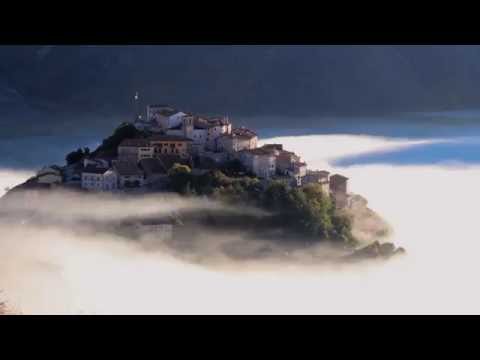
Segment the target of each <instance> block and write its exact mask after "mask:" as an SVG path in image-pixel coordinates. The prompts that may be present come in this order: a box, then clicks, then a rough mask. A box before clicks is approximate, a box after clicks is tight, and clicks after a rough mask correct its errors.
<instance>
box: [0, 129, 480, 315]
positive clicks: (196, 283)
mask: <svg viewBox="0 0 480 360" xmlns="http://www.w3.org/2000/svg"><path fill="white" fill-rule="evenodd" d="M268 142H282V143H283V144H284V146H285V147H286V148H288V149H292V150H294V151H296V152H297V153H300V154H302V155H304V158H305V160H306V161H307V162H308V163H309V166H311V167H312V168H316V167H317V168H324V169H326V170H329V171H332V172H340V173H342V174H344V175H346V176H348V177H349V178H350V179H351V190H352V191H353V192H355V193H359V194H361V195H363V196H364V197H366V198H367V199H368V200H369V206H370V207H371V208H372V209H374V210H375V211H377V212H378V213H379V214H381V215H382V216H383V217H384V218H385V219H386V220H387V221H388V222H389V223H390V224H391V225H392V227H393V229H394V232H393V234H392V235H391V238H390V240H391V241H393V242H394V243H395V244H396V245H399V246H404V247H405V248H406V249H407V251H408V254H407V256H406V257H402V258H399V259H396V260H395V259H394V260H392V261H389V262H386V263H368V264H362V265H352V266H340V265H338V266H327V267H325V266H321V265H316V263H315V261H313V260H312V261H304V263H303V264H299V263H287V262H278V263H275V262H271V263H262V262H261V261H251V262H245V263H242V264H241V265H235V266H231V267H230V268H228V267H226V268H222V270H219V269H218V268H215V267H213V268H212V267H205V266H203V265H202V264H201V263H199V264H198V263H197V264H193V263H191V262H190V263H189V262H188V261H182V260H181V259H179V258H178V257H177V256H174V254H172V253H169V252H167V251H153V252H149V251H145V250H144V249H143V248H141V247H139V246H137V245H135V244H133V243H131V242H126V241H123V240H121V239H119V238H116V237H114V236H111V235H106V234H100V233H98V234H96V235H95V236H93V237H92V236H87V235H82V234H79V233H78V232H75V231H73V230H72V231H68V230H65V229H64V228H62V229H60V228H58V227H42V228H41V229H38V228H29V227H26V228H25V227H20V226H17V227H11V226H10V227H2V226H0V239H1V240H0V254H1V255H0V288H1V289H3V290H4V293H2V295H4V297H6V299H5V300H8V301H9V303H10V304H12V305H13V306H14V307H15V308H18V309H20V310H21V311H22V312H24V313H111V314H115V313H121V314H125V313H129V314H132V313H147V314H148V313H155V314H158V313H161V314H165V313H166V314H169V313H181V314H197V313H198V314H231V313H233V314H246V313H248V314H279V313H280V314H332V313H340V314H352V313H360V314H384V313H388V314H390V313H394V314H405V313H408V314H411V313H413V314H415V313H427V314H428V313H442V314H445V313H447V314H460V313H476V314H477V313H480V307H479V306H478V304H479V303H480V290H479V289H477V286H476V283H477V279H476V274H477V273H478V272H479V271H480V268H479V267H480V265H478V260H477V256H478V254H479V252H480V245H479V242H478V239H477V238H476V235H475V234H476V233H477V230H478V229H477V222H476V217H477V211H476V206H477V204H478V203H479V200H480V193H479V192H478V191H475V189H476V185H477V184H478V183H479V180H480V167H477V166H465V167H464V166H458V164H457V166H454V167H450V166H390V165H362V166H352V167H347V168H334V167H332V166H331V165H330V164H329V161H330V159H334V158H336V157H338V156H344V155H350V154H352V153H356V152H361V151H369V150H375V151H378V150H381V149H391V148H392V147H394V146H398V145H399V143H398V142H397V141H390V140H389V139H375V138H372V137H357V136H339V137H335V136H309V137H302V138H277V139H271V140H268ZM401 146H410V144H409V141H408V140H405V141H404V142H402V144H401ZM3 174H4V175H5V174H6V173H5V172H4V173H3ZM9 174H11V175H9V176H12V177H13V176H14V174H13V173H11V172H9ZM26 175H27V174H19V175H18V176H19V180H20V179H21V178H25V177H26ZM0 178H1V179H4V178H5V176H2V177H0ZM12 179H13V178H10V180H12ZM2 181H4V180H2ZM0 185H2V188H3V185H4V184H0ZM5 185H10V184H7V183H5ZM85 201H87V200H85ZM112 201H113V202H112V203H108V202H107V203H108V204H110V205H108V206H107V207H105V208H104V209H96V210H94V212H93V213H94V214H95V216H103V215H102V212H103V211H105V213H104V214H107V215H108V214H109V213H110V211H113V212H116V211H120V214H121V213H122V212H123V211H126V212H127V213H128V212H129V211H131V209H134V207H132V208H130V207H129V206H130V205H126V206H124V209H122V210H118V209H117V210H116V208H117V205H119V206H120V207H122V204H116V203H115V200H112ZM138 201H141V200H138ZM154 203H155V202H154V201H152V204H150V205H149V206H146V207H145V208H144V209H143V207H142V211H147V212H148V211H150V210H151V209H152V207H154V206H155V205H154ZM167 203H168V204H170V205H173V204H175V203H172V202H167ZM52 205H55V203H54V202H53V203H52V204H49V205H48V206H47V208H48V207H52V208H54V209H55V208H57V207H56V206H52ZM177 205H178V204H177ZM199 206H200V205H199ZM66 211H67V212H68V211H70V210H66ZM74 211H78V212H79V213H81V215H82V216H83V215H84V214H83V210H82V206H79V207H78V209H77V210H74ZM155 211H156V210H155ZM59 212H60V213H61V209H59ZM57 215H58V214H57ZM116 215H117V216H118V215H119V214H118V213H116ZM230 236H231V237H235V236H237V235H235V234H230ZM226 238H227V239H228V236H227V237H226ZM247 243H248V242H247ZM204 249H208V247H206V248H204ZM319 252H320V250H319ZM305 255H306V254H299V256H305ZM303 259H306V258H305V257H304V258H303ZM187 260H188V259H187ZM262 264H264V265H262Z"/></svg>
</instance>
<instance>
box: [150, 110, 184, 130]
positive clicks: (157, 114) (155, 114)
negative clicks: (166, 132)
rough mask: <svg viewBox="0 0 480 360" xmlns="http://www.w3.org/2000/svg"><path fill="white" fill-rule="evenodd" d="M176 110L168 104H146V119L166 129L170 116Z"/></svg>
mask: <svg viewBox="0 0 480 360" xmlns="http://www.w3.org/2000/svg"><path fill="white" fill-rule="evenodd" d="M177 112H178V111H177V110H175V109H174V108H173V107H171V106H169V105H148V106H147V121H148V122H150V123H153V124H155V125H156V126H157V127H159V128H161V129H168V128H169V119H170V116H172V115H174V114H176V113H177Z"/></svg>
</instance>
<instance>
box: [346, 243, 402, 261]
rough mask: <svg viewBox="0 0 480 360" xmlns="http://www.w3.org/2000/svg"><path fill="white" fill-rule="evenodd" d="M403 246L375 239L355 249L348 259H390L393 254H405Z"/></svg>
mask: <svg viewBox="0 0 480 360" xmlns="http://www.w3.org/2000/svg"><path fill="white" fill-rule="evenodd" d="M405 253H406V252H405V249H404V248H402V247H398V248H396V247H395V245H394V244H392V243H388V242H386V243H380V242H379V241H375V242H373V243H372V244H370V245H367V246H364V247H362V248H360V249H357V250H355V251H354V252H353V253H352V254H350V255H347V257H346V258H347V260H366V259H390V258H391V257H393V256H398V255H403V254H405Z"/></svg>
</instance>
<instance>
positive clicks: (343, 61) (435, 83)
mask: <svg viewBox="0 0 480 360" xmlns="http://www.w3.org/2000/svg"><path fill="white" fill-rule="evenodd" d="M0 59H1V60H0V112H1V113H2V114H7V115H11V114H15V115H18V114H22V112H23V113H25V112H28V111H30V112H32V115H29V116H32V117H35V116H37V115H38V114H42V115H45V114H55V115H56V116H57V117H59V118H63V119H67V117H74V116H81V115H84V114H97V115H98V116H119V117H122V118H125V117H129V116H131V114H132V111H133V110H132V109H133V106H132V99H133V94H134V93H135V91H139V92H140V95H141V101H142V106H143V105H146V104H148V103H157V102H161V103H170V104H173V105H175V106H178V107H180V108H182V109H186V110H191V111H194V112H203V113H221V114H229V115H231V116H280V115H282V116H287V117H292V116H295V117H298V118H299V119H300V120H299V121H301V118H302V117H307V116H324V115H374V114H389V113H396V112H405V111H441V110H448V109H463V108H478V107H479V106H480V91H479V86H478V84H479V80H480V61H479V60H480V47H479V46H378V45H377V46H293V45H292V46H204V45H202V46H172V45H170V46H0ZM37 113H38V114H37ZM38 116H40V115H38ZM4 118H5V119H4V121H3V122H4V123H6V125H7V127H8V126H9V123H10V122H13V121H14V120H8V119H7V118H14V117H12V116H4ZM42 121H44V120H42ZM55 121H58V120H52V119H46V120H45V122H46V123H47V124H48V123H50V124H51V123H52V122H55ZM64 121H68V120H64ZM256 126H257V127H269V126H272V124H257V125H256ZM280 126H281V125H280Z"/></svg>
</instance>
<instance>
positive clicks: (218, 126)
mask: <svg viewBox="0 0 480 360" xmlns="http://www.w3.org/2000/svg"><path fill="white" fill-rule="evenodd" d="M258 143H259V139H258V135H257V134H256V132H255V131H254V130H252V129H248V128H245V127H235V126H234V124H233V122H232V121H230V119H229V118H228V117H227V116H216V117H211V116H202V115H198V114H193V113H189V112H183V111H180V110H178V109H175V108H173V107H172V106H168V105H150V106H147V108H146V117H143V116H141V115H140V114H139V112H138V111H136V115H135V117H134V119H133V121H130V122H125V123H122V124H120V125H119V126H118V127H117V128H116V129H115V131H114V132H113V134H112V135H110V136H109V137H107V138H106V139H104V140H103V142H102V143H101V145H100V146H98V147H97V148H96V149H95V150H93V151H90V149H88V148H83V149H82V148H79V149H78V150H76V151H72V152H71V153H69V154H68V155H67V156H66V158H65V159H66V165H64V166H57V165H52V166H47V167H44V168H42V169H41V170H40V171H39V172H38V173H37V174H36V175H35V176H33V177H32V178H30V179H28V180H27V181H26V182H25V183H23V184H20V185H18V186H16V187H14V188H13V189H11V190H9V191H8V192H7V193H6V195H5V196H4V197H3V198H2V202H3V201H6V202H8V201H9V200H11V201H13V202H16V201H19V199H20V200H22V199H23V200H22V201H26V203H29V202H30V201H31V199H32V197H34V198H37V196H38V195H39V192H38V191H36V190H43V189H45V190H51V189H59V190H72V191H74V192H78V193H113V194H118V195H122V194H125V195H127V197H130V196H132V195H133V196H135V195H137V194H139V195H146V196H147V197H148V194H155V193H168V192H173V193H178V194H180V195H187V196H201V197H206V198H210V199H213V200H216V201H220V202H222V203H223V204H227V205H230V207H222V208H220V209H211V208H209V209H203V210H202V211H194V210H192V211H189V210H186V211H182V212H173V213H172V214H169V215H153V216H152V217H145V216H135V215H132V216H130V217H128V219H114V220H112V221H111V223H110V222H107V223H102V222H100V223H98V224H96V221H93V222H92V224H90V225H92V226H95V228H97V225H98V226H99V227H98V230H99V231H103V230H105V231H113V232H115V233H116V234H117V235H119V236H122V237H126V238H128V239H139V240H140V241H141V242H143V243H145V242H146V243H147V244H151V245H152V246H154V247H155V246H158V244H159V243H162V244H170V245H171V246H172V247H174V248H175V249H176V250H175V251H180V252H181V251H184V250H178V248H177V246H180V248H181V249H183V248H182V246H183V245H182V244H184V241H187V242H192V241H197V240H198V239H199V237H200V238H201V237H202V236H207V239H208V235H205V234H208V231H220V232H222V231H223V232H224V233H227V234H228V233H235V232H237V233H238V232H240V233H242V234H243V235H244V236H248V235H251V237H252V238H256V239H264V240H267V243H268V241H271V243H270V244H275V246H276V247H277V250H272V248H270V247H269V246H270V245H268V246H267V245H262V246H264V247H262V248H261V249H260V250H258V249H257V250H258V251H257V250H252V251H253V252H252V254H250V255H242V256H247V257H249V256H253V257H256V256H259V255H261V254H263V255H265V254H267V255H268V254H270V255H272V254H274V253H275V254H277V255H278V256H283V255H282V254H284V253H285V251H286V253H290V250H291V249H296V248H298V247H302V246H308V244H314V243H316V242H318V241H323V240H326V241H329V242H330V243H334V244H337V245H339V246H340V249H341V253H342V254H343V253H345V251H346V253H347V258H346V259H350V256H353V258H352V259H356V258H357V257H359V258H361V259H363V258H372V257H373V258H376V257H380V258H388V257H390V256H392V255H395V254H398V253H402V252H403V251H404V250H403V249H401V248H398V249H396V248H395V247H394V246H393V244H390V243H384V244H380V243H379V242H378V239H381V238H384V237H385V236H386V235H388V233H389V231H390V230H389V227H388V224H386V223H385V222H384V221H383V219H382V218H381V217H380V216H378V215H377V214H376V213H375V212H374V211H372V210H371V209H369V208H368V207H367V201H366V199H364V198H363V197H361V196H360V195H357V194H353V193H350V192H349V191H348V178H346V177H345V176H343V175H341V174H333V175H331V174H330V173H329V172H328V171H326V170H313V169H309V168H308V166H307V164H306V162H305V161H303V160H302V158H301V157H300V156H299V155H298V154H295V153H294V152H292V151H289V150H288V149H284V147H283V145H282V144H264V145H262V146H259V144H258ZM24 190H26V191H24ZM30 190H34V191H30ZM15 194H19V195H21V196H20V197H16V196H13V195H15ZM10 195H12V196H10ZM23 195H25V197H23ZM244 205H247V206H249V207H250V208H256V209H259V210H265V212H260V213H255V212H253V213H248V212H238V211H237V212H235V211H231V210H228V209H242V206H244ZM27 208H28V206H27ZM10 216H14V217H16V218H19V219H23V218H24V217H25V214H24V213H20V214H19V215H15V214H13V213H12V214H10ZM36 219H37V220H36V221H39V222H40V223H44V222H47V223H48V221H55V219H49V218H48V217H47V218H45V217H44V216H42V215H41V214H40V215H38V216H36ZM199 229H207V232H205V231H204V230H201V231H199ZM221 238H222V237H220V239H221ZM178 240H181V241H178ZM372 240H375V242H373V243H372ZM242 244H243V243H242ZM258 244H259V245H260V244H262V242H260V243H258ZM265 244H266V243H265ZM281 244H282V245H281ZM361 244H369V245H367V247H365V248H363V249H361V251H360V250H356V248H357V247H358V246H359V245H361ZM184 245H185V244H184ZM243 245H245V244H243ZM243 245H242V246H243ZM280 245H281V246H280ZM242 246H240V249H241V253H242V254H243V252H244V251H246V250H245V249H243V248H242ZM278 246H280V247H279V248H278ZM291 246H293V247H292V248H290V247H291ZM344 246H345V247H344ZM283 247H285V248H283ZM188 248H189V247H188V246H186V247H185V249H188ZM279 249H283V250H279ZM287 249H290V250H287ZM348 249H349V250H348ZM229 251H230V250H229ZM249 251H250V250H249ZM358 251H360V252H358ZM234 252H235V251H234ZM263 255H262V256H263ZM270 255H269V256H270ZM228 256H233V255H232V254H230V255H228ZM235 256H236V255H235ZM275 256H276V255H275ZM342 256H343V255H342Z"/></svg>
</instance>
